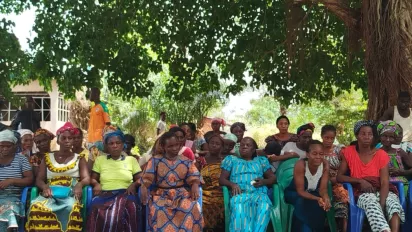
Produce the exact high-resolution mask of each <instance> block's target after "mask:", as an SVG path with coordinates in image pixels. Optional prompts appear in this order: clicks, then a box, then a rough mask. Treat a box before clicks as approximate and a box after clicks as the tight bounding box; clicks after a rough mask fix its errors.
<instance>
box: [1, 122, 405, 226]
mask: <svg viewBox="0 0 412 232" xmlns="http://www.w3.org/2000/svg"><path fill="white" fill-rule="evenodd" d="M213 124H217V125H214V130H213V131H211V132H210V133H208V134H207V138H206V139H203V138H202V137H198V136H196V127H195V126H194V124H191V123H184V124H182V125H181V126H180V127H173V128H171V129H170V130H169V131H168V132H166V133H164V134H163V135H161V136H160V137H159V138H158V139H157V140H156V142H155V144H154V146H153V148H152V149H151V150H150V151H149V152H148V153H147V154H145V155H143V156H142V157H141V158H139V159H136V158H135V157H133V156H131V155H130V147H127V146H126V138H125V135H124V134H123V132H122V131H121V130H120V129H118V128H116V127H113V126H109V127H107V128H106V129H105V132H104V136H103V147H102V148H101V150H102V151H101V152H99V153H98V155H91V154H89V151H88V150H87V149H84V148H83V146H82V142H81V141H83V134H82V132H81V130H80V129H78V128H74V127H73V125H71V124H70V123H66V124H65V125H64V126H63V127H62V128H60V129H59V130H58V131H57V132H56V136H57V143H58V144H59V147H60V148H59V150H58V151H53V152H52V151H51V149H50V143H51V140H52V139H54V135H53V134H52V133H50V132H49V131H47V130H45V129H39V130H38V131H36V132H35V133H32V132H30V131H20V132H19V134H16V133H14V132H13V131H9V130H4V131H2V132H0V205H1V206H0V231H13V230H15V229H17V228H18V226H19V221H20V220H22V218H23V217H26V223H25V230H26V231H33V232H34V231H82V230H84V229H86V231H92V232H94V231H95V232H101V231H107V232H112V231H113V232H115V231H120V232H121V231H124V232H126V231H132V232H133V231H138V228H139V226H141V225H140V224H146V221H147V225H148V227H147V228H146V230H147V231H224V228H225V218H224V217H225V212H224V210H225V207H224V203H223V192H222V186H226V187H228V189H229V190H230V195H231V197H230V201H229V209H230V212H229V214H228V215H229V217H230V219H229V220H228V221H229V222H230V224H229V230H230V231H256V232H259V231H266V230H267V227H268V224H269V220H270V212H271V210H272V202H271V199H270V197H269V195H268V193H269V191H270V188H271V187H272V185H273V184H275V183H276V181H277V179H276V175H275V174H276V171H277V170H278V168H279V164H280V163H281V162H283V161H285V160H288V159H292V158H298V159H299V161H297V162H296V164H295V168H294V174H293V180H292V181H291V183H290V185H289V186H288V187H287V188H286V189H285V190H284V195H285V201H286V202H287V203H288V204H292V205H293V206H294V209H295V210H294V213H293V218H292V220H293V223H292V231H301V230H302V228H304V227H305V226H306V227H309V228H311V229H312V230H313V231H323V230H324V226H325V218H326V212H327V211H329V209H330V208H331V207H334V209H335V212H336V213H335V217H336V220H337V222H338V225H339V229H340V230H341V231H346V228H347V219H348V214H349V212H348V201H349V199H348V193H347V191H346V190H345V189H344V188H343V186H342V184H341V183H343V182H347V183H351V184H352V185H353V187H354V194H355V196H356V198H357V205H358V206H359V207H360V208H362V209H364V210H365V213H366V216H367V219H368V222H369V225H370V227H371V230H372V231H373V232H381V231H399V227H400V223H401V222H404V220H405V215H404V212H403V209H402V207H401V205H400V202H399V197H398V191H405V190H403V189H401V190H398V189H396V188H395V187H394V186H393V185H392V184H391V182H390V181H402V182H404V183H405V186H406V185H407V183H408V178H409V175H410V174H412V160H411V158H409V155H408V154H407V153H406V152H405V151H403V150H402V149H400V148H399V146H398V145H399V144H400V143H401V140H400V138H402V128H401V127H400V126H399V125H398V124H396V122H393V121H386V122H380V123H378V124H375V123H374V122H372V121H359V122H358V123H356V125H355V127H354V134H355V136H356V139H357V140H356V141H355V142H354V143H353V144H351V145H348V146H343V145H339V144H335V143H334V141H335V137H336V128H335V127H333V126H331V125H325V126H323V127H322V129H321V137H322V142H320V141H318V140H313V139H312V134H313V132H314V130H315V126H314V125H313V124H311V123H308V124H306V125H303V126H301V127H299V128H298V130H297V133H296V134H292V133H290V132H289V131H288V128H289V124H290V122H289V119H288V118H287V117H285V116H281V117H279V118H278V119H277V121H276V124H277V127H278V129H279V133H277V134H275V135H272V136H269V137H268V138H267V139H266V142H267V145H266V147H265V149H262V150H260V149H258V145H257V144H256V141H255V140H254V139H253V138H251V137H244V133H245V131H246V127H245V125H244V124H243V123H240V122H237V123H234V124H232V126H231V128H230V133H224V132H222V131H220V129H219V121H214V122H213ZM33 141H34V144H35V145H36V146H35V147H36V149H33ZM379 142H380V143H379ZM378 143H379V144H378ZM377 144H378V145H377ZM125 151H126V152H125ZM329 182H330V183H331V184H332V188H333V191H332V192H333V195H334V198H333V199H334V202H331V201H330V199H331V198H330V196H329V195H328V191H327V185H328V183H329ZM87 185H91V186H92V187H93V200H92V204H91V210H90V212H89V213H88V215H87V218H83V217H82V213H81V212H82V210H84V208H85V205H84V202H82V189H83V188H84V187H85V186H87ZM26 186H36V187H37V188H38V189H39V191H40V195H39V196H33V197H32V198H33V200H31V201H30V204H29V206H28V209H27V210H26V209H25V208H24V207H23V204H22V202H20V195H21V193H22V188H24V187H26ZM200 186H201V187H202V190H203V194H200ZM406 188H407V187H406ZM137 191H139V192H140V197H138V195H139V194H138V193H137ZM199 198H201V199H202V201H199ZM200 202H201V203H200ZM143 205H145V206H146V207H148V211H149V214H148V215H147V218H145V220H146V221H143V220H142V217H140V216H139V213H138V212H139V211H140V210H141V209H142V206H143ZM143 214H144V212H143ZM84 220H87V221H85V222H84ZM85 226H86V228H84V227H85Z"/></svg>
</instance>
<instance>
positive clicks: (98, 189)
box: [93, 183, 102, 196]
mask: <svg viewBox="0 0 412 232" xmlns="http://www.w3.org/2000/svg"><path fill="white" fill-rule="evenodd" d="M101 192H102V186H101V185H100V184H99V183H97V184H95V185H94V187H93V195H94V196H97V195H99V194H100V193H101Z"/></svg>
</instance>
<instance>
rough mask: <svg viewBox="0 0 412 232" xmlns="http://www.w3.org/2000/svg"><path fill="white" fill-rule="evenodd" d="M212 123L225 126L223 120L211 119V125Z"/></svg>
mask: <svg viewBox="0 0 412 232" xmlns="http://www.w3.org/2000/svg"><path fill="white" fill-rule="evenodd" d="M214 122H217V123H219V124H220V125H222V126H225V125H226V122H225V120H223V119H221V118H213V119H212V123H214Z"/></svg>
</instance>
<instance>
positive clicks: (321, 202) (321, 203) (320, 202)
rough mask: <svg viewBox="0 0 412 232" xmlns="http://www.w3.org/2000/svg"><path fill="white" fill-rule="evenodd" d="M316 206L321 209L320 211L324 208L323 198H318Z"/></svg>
mask: <svg viewBox="0 0 412 232" xmlns="http://www.w3.org/2000/svg"><path fill="white" fill-rule="evenodd" d="M318 205H319V207H321V208H322V209H324V208H325V201H323V198H321V197H319V198H318Z"/></svg>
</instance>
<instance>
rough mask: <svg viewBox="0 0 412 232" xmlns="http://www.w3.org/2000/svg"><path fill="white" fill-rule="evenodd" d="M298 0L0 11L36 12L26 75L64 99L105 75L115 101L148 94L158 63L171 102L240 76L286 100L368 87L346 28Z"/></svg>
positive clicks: (60, 3) (14, 6)
mask: <svg viewBox="0 0 412 232" xmlns="http://www.w3.org/2000/svg"><path fill="white" fill-rule="evenodd" d="M359 1H360V0H352V1H349V2H350V4H349V5H348V6H352V5H353V6H354V7H356V6H357V5H359ZM298 2H303V1H296V0H295V1H293V0H273V1H267V0H247V1H229V0H223V1H216V0H196V1H193V0H139V1H137V0H123V1H114V0H97V1H96V0H79V1H73V0H43V1H39V0H31V1H29V0H27V1H17V0H7V1H2V2H1V3H0V10H1V12H2V13H8V12H12V11H15V12H20V11H22V9H24V8H27V7H35V8H36V20H35V24H34V28H33V31H34V32H35V33H36V34H37V35H36V37H35V38H34V39H33V40H32V41H30V48H31V51H32V53H31V54H30V56H28V55H27V54H24V53H23V54H22V52H21V51H19V52H17V54H21V55H27V56H28V57H27V58H26V59H25V61H27V62H30V64H31V66H30V69H26V70H30V71H31V72H30V73H32V74H33V75H34V76H35V77H36V78H37V79H39V80H40V81H41V83H43V84H44V85H45V86H50V85H49V83H50V80H51V79H56V80H57V83H58V84H59V88H60V90H61V91H62V92H64V93H65V94H66V95H67V96H73V93H74V92H75V90H77V89H79V88H80V87H81V86H88V87H91V86H95V85H99V83H100V80H101V78H102V77H103V76H106V77H107V78H108V85H109V88H110V90H111V91H113V92H114V93H116V94H118V95H120V96H123V97H125V98H129V97H134V96H148V95H149V94H150V93H151V90H152V89H153V87H154V83H153V82H152V81H151V80H150V79H149V78H148V77H149V74H150V73H159V72H160V71H161V70H162V65H163V64H167V65H168V66H169V70H170V74H171V75H172V76H173V78H171V79H170V81H169V82H168V83H167V87H168V88H167V89H168V91H167V94H168V95H169V96H173V97H175V98H176V99H179V98H180V99H190V98H193V97H194V96H196V93H200V92H203V93H208V92H210V91H213V90H218V89H220V87H221V84H222V83H226V85H225V86H226V87H225V89H226V93H229V92H230V93H234V94H236V93H238V92H240V91H242V89H243V88H244V87H245V86H246V85H247V81H246V79H247V78H245V74H246V76H250V77H252V78H250V79H251V81H250V85H251V86H252V87H260V86H261V85H266V86H267V88H268V94H270V95H273V96H275V97H276V98H277V99H278V100H279V101H280V102H281V103H283V104H289V103H290V102H291V101H292V100H294V101H296V102H308V100H310V99H318V100H327V99H330V98H331V96H333V95H334V93H340V92H341V91H342V90H349V89H350V88H351V87H352V85H354V86H355V87H356V88H362V89H366V87H367V79H366V78H364V71H363V67H362V62H363V59H362V56H361V55H360V54H357V53H351V54H352V55H351V56H350V57H349V55H348V54H349V53H348V41H349V40H348V37H347V34H348V33H347V32H348V30H347V28H346V27H345V25H344V22H343V21H342V20H341V19H339V18H338V17H336V16H335V15H334V14H331V13H330V12H329V8H327V7H324V5H322V3H317V2H316V1H310V2H312V3H310V4H297V3H298ZM320 2H322V1H320ZM30 4H32V5H30ZM10 36H12V35H10ZM0 40H5V37H3V36H2V37H1V39H0ZM11 41H14V42H13V43H17V40H16V39H15V38H13V39H12V40H11ZM2 44H3V43H2ZM9 47H10V46H9ZM1 52H2V53H3V52H6V50H1ZM13 56H15V54H13ZM6 59H7V61H8V62H9V61H10V60H13V57H6ZM22 67H27V66H22ZM15 73H16V72H15V71H13V70H6V71H5V74H4V75H9V76H10V75H12V74H14V75H16V74H15ZM23 74H24V73H23ZM23 74H19V76H22V77H27V73H25V74H26V76H25V75H23ZM2 80H4V79H2ZM333 87H336V88H337V92H334V91H333V90H332V88H333Z"/></svg>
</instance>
